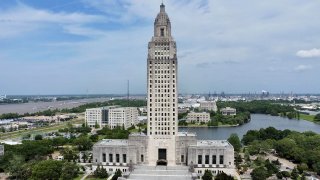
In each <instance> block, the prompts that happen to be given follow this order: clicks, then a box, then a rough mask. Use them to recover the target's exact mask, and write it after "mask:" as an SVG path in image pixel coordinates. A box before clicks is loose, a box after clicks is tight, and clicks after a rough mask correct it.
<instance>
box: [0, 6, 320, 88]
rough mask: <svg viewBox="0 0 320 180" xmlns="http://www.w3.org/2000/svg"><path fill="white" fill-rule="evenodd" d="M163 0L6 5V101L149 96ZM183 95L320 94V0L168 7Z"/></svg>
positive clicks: (1, 37) (1, 78)
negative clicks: (10, 97)
mask: <svg viewBox="0 0 320 180" xmlns="http://www.w3.org/2000/svg"><path fill="white" fill-rule="evenodd" d="M160 3H161V1H160V0H117V1H116V0H74V1H73V0H68V1H66V0H41V1H39V0H20V1H15V0H0V67H1V70H0V94H85V93H86V91H87V90H88V92H89V93H92V94H94V93H104V94H107V93H126V82H127V80H130V87H131V88H130V89H131V92H132V93H145V92H146V67H147V66H146V57H147V43H148V41H150V39H151V37H152V35H153V21H154V18H155V17H156V14H157V13H158V12H159V5H160ZM164 3H165V5H166V11H167V13H168V14H169V17H170V19H171V23H172V31H173V32H172V34H173V36H174V38H175V40H176V41H177V46H178V61H179V91H180V92H181V93H208V92H209V91H211V92H214V91H216V92H221V91H225V92H227V93H247V92H257V93H260V92H261V91H262V90H267V91H270V92H272V93H279V92H288V93H289V92H295V93H320V71H319V69H320V34H319V32H320V23H319V19H320V11H319V9H320V1H318V0H305V1H301V0H269V1H256V0H243V1H239V0H228V1H223V0H165V1H164Z"/></svg>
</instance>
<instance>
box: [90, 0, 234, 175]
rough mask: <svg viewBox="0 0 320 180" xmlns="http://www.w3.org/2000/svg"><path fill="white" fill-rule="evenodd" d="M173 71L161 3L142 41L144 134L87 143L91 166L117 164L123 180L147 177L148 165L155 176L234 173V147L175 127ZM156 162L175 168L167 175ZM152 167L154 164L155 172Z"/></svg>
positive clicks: (172, 45) (168, 29) (171, 43)
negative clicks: (150, 33)
mask: <svg viewBox="0 0 320 180" xmlns="http://www.w3.org/2000/svg"><path fill="white" fill-rule="evenodd" d="M177 70H178V61H177V47H176V42H175V41H174V39H173V37H172V36H171V23H170V19H169V17H168V15H167V13H166V11H165V6H164V4H161V5H160V12H159V13H158V15H157V17H156V19H155V21H154V35H153V37H152V38H151V41H150V42H149V44H148V58H147V76H148V78H147V81H148V82H147V92H148V93H147V109H148V110H147V119H148V120H147V129H146V130H147V133H144V132H137V133H134V132H133V133H130V135H129V137H128V139H103V140H101V141H99V142H97V143H96V144H95V145H94V146H93V169H95V168H97V167H98V166H101V167H103V168H106V169H107V170H108V173H114V172H115V171H116V170H119V169H120V170H121V171H122V172H124V173H125V174H126V176H130V177H129V179H130V178H132V179H150V178H151V176H150V172H149V170H150V168H151V169H152V170H155V171H152V173H155V174H153V175H152V177H154V178H155V179H164V178H167V179H170V178H171V179H172V178H174V179H179V178H180V179H186V178H187V179H188V178H189V179H191V173H194V175H195V176H196V177H198V176H199V175H201V174H204V172H205V170H207V169H208V170H211V171H212V172H213V174H214V175H215V174H217V173H219V172H225V173H227V174H235V169H234V149H233V146H232V145H231V144H230V143H229V142H228V141H227V140H198V139H197V135H196V134H195V133H192V132H179V131H178V87H177V84H178V77H177V76H178V71H177ZM133 166H135V168H133ZM161 166H167V167H168V168H172V169H171V170H176V169H177V168H178V169H180V170H181V171H179V172H180V174H179V173H178V174H175V173H176V171H175V172H173V171H170V172H171V174H167V172H164V171H162V170H161ZM187 166H188V167H187ZM154 167H160V171H157V169H156V168H154ZM135 169H136V170H135ZM188 169H189V171H190V172H188ZM129 171H130V173H128V172H129ZM195 172H196V173H195ZM157 173H158V174H157ZM162 173H165V175H163V174H162ZM172 173H173V174H172ZM194 175H193V176H194Z"/></svg>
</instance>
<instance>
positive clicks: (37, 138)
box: [34, 134, 43, 141]
mask: <svg viewBox="0 0 320 180" xmlns="http://www.w3.org/2000/svg"><path fill="white" fill-rule="evenodd" d="M42 139H43V138H42V135H41V134H37V135H36V136H35V137H34V140H36V141H38V140H42Z"/></svg>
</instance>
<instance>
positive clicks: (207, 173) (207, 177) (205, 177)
mask: <svg viewBox="0 0 320 180" xmlns="http://www.w3.org/2000/svg"><path fill="white" fill-rule="evenodd" d="M212 178H213V175H212V173H211V171H210V170H208V169H206V170H205V171H204V174H203V176H202V179H203V180H212Z"/></svg>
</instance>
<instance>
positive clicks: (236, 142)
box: [228, 133, 241, 152]
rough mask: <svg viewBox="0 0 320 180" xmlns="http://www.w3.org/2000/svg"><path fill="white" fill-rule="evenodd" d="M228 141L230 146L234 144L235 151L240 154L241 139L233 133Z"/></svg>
mask: <svg viewBox="0 0 320 180" xmlns="http://www.w3.org/2000/svg"><path fill="white" fill-rule="evenodd" d="M228 141H229V143H230V144H232V146H233V148H234V150H235V151H236V152H239V151H240V149H241V142H240V139H239V136H238V135H237V134H235V133H232V134H231V135H230V137H229V138H228Z"/></svg>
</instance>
